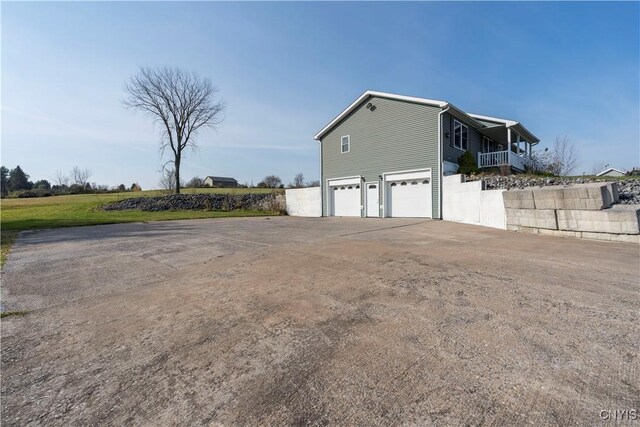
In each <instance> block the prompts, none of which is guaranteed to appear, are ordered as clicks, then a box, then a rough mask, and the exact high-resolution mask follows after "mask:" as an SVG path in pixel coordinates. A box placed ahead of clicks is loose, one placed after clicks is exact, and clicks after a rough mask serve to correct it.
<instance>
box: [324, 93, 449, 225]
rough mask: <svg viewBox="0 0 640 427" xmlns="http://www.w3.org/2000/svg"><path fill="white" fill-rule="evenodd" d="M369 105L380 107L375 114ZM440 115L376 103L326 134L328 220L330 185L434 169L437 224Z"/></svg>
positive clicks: (383, 101)
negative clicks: (343, 142) (346, 144)
mask: <svg viewBox="0 0 640 427" xmlns="http://www.w3.org/2000/svg"><path fill="white" fill-rule="evenodd" d="M368 102H371V103H373V104H374V105H375V106H376V110H375V111H369V110H367V109H366V108H365V105H367V103H368ZM440 111H441V110H440V108H439V107H431V106H427V105H420V104H414V103H409V102H404V101H398V100H390V99H386V98H378V97H372V98H370V99H368V100H367V101H365V102H363V103H362V104H361V105H360V107H359V108H357V109H356V110H354V111H353V112H352V113H351V114H350V115H349V116H347V117H346V118H345V119H344V120H342V122H341V123H340V124H338V125H337V126H336V127H334V128H333V129H332V130H331V131H330V132H329V133H327V134H326V135H325V136H324V137H323V138H322V154H321V156H322V177H321V184H322V199H323V203H322V212H323V215H327V201H326V197H327V196H326V194H327V192H326V188H325V186H326V180H327V179H332V178H340V177H347V176H356V175H362V176H364V180H365V181H379V178H378V176H379V175H380V174H382V173H385V172H393V171H402V170H411V169H423V168H431V176H432V177H431V182H432V195H433V200H432V206H433V213H432V215H433V218H438V217H439V200H440V194H439V188H440V169H439V159H438V140H437V139H438V113H440ZM345 135H349V136H350V139H351V147H350V152H349V153H344V154H343V153H341V150H340V138H341V137H342V136H345ZM362 187H363V188H362V190H363V191H364V186H362ZM380 196H381V197H382V189H381V191H380ZM380 203H382V200H381V201H380Z"/></svg>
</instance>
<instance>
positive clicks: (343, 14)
mask: <svg viewBox="0 0 640 427" xmlns="http://www.w3.org/2000/svg"><path fill="white" fill-rule="evenodd" d="M1 14H2V33H1V36H2V66H1V70H2V95H1V104H2V164H3V165H6V166H8V167H14V166H15V165H16V164H20V165H21V166H22V167H23V169H25V171H27V173H30V174H31V176H32V178H33V179H49V178H51V177H53V176H54V174H55V171H56V170H63V171H68V170H70V169H71V168H72V167H73V166H74V165H79V166H81V167H83V168H89V169H91V170H92V172H93V177H92V181H95V182H97V183H100V184H108V185H117V184H119V183H125V184H127V185H130V184H131V183H132V182H134V181H137V182H139V183H140V184H141V185H142V187H143V188H154V187H156V186H157V182H158V177H159V172H158V171H159V169H160V166H161V164H162V163H163V160H162V159H161V158H160V155H159V153H158V140H159V137H158V135H159V132H158V130H157V129H154V127H153V125H152V124H151V122H150V120H149V119H148V118H147V117H145V116H144V115H142V114H140V113H136V112H133V111H130V110H126V109H124V108H123V107H122V104H121V99H122V97H123V96H124V93H123V84H124V82H125V81H126V80H128V79H129V77H130V76H131V75H133V74H134V73H136V71H137V69H138V67H139V66H152V67H153V66H163V65H171V66H178V67H181V68H183V69H185V70H191V71H196V72H197V73H199V74H200V75H202V76H204V77H207V78H210V79H211V80H212V81H213V82H214V84H215V85H216V86H218V87H219V89H220V94H221V96H222V98H224V100H225V102H226V103H227V110H226V112H225V121H224V124H223V125H222V126H221V127H220V128H219V129H217V130H216V131H208V132H205V133H201V134H200V135H199V138H198V142H199V145H200V149H199V150H198V151H197V152H193V153H188V157H187V159H186V161H185V162H184V163H183V171H182V175H183V176H184V177H186V178H187V179H188V178H190V177H192V176H194V175H198V176H206V175H225V176H226V175H228V176H233V177H236V178H237V179H238V180H239V181H240V182H249V183H250V182H252V181H253V182H254V183H257V182H258V181H259V180H260V179H261V178H263V177H264V176H265V175H267V174H277V175H279V176H280V177H282V179H283V181H284V182H285V183H288V182H290V181H291V180H292V178H293V176H294V175H295V174H296V173H298V172H302V173H304V175H305V177H306V178H307V179H308V180H311V179H318V177H319V171H318V166H319V162H318V145H317V143H315V142H314V141H313V139H312V137H313V135H314V134H315V133H316V132H317V131H318V130H319V129H320V128H322V127H323V126H324V125H325V124H326V123H327V122H328V121H330V120H331V119H332V118H333V117H334V116H335V115H337V114H338V113H339V112H340V111H341V110H342V109H344V108H345V107H346V106H347V105H348V104H349V103H351V102H352V101H353V100H354V99H355V98H357V97H358V96H359V95H360V94H362V92H364V91H365V90H367V89H372V90H378V91H387V92H394V93H399V94H403V95H411V96H421V97H427V98H435V99H442V100H447V101H450V102H452V103H454V104H456V105H457V106H458V107H460V108H462V109H465V110H466V111H470V112H474V113H480V114H486V115H494V116H498V117H505V118H511V119H515V120H520V121H522V122H523V123H524V124H525V126H527V128H529V129H530V130H531V131H533V132H534V133H535V134H536V135H537V136H538V137H539V138H540V139H541V140H542V144H541V146H544V145H545V144H550V143H551V142H552V141H553V139H554V138H555V137H556V136H564V135H566V136H568V137H569V138H570V139H571V140H572V141H574V142H575V143H576V144H577V145H579V147H580V153H581V158H582V162H581V164H580V166H579V168H578V169H579V170H578V171H577V172H578V173H581V172H583V171H586V172H590V171H591V169H592V168H593V166H594V164H595V163H596V162H604V163H609V164H611V165H612V166H616V167H620V168H631V167H633V166H637V165H638V164H640V159H639V157H640V151H639V150H640V148H639V145H640V129H639V120H640V119H639V117H640V58H639V55H640V46H639V43H640V42H639V41H640V33H639V31H640V23H639V20H640V4H639V3H638V2H629V3H592V2H589V3H575V2H569V3H555V2H554V3H547V2H532V3H501V2H498V3H440V2H426V3H338V2H331V3H130V2H125V3H7V2H3V3H2V4H1Z"/></svg>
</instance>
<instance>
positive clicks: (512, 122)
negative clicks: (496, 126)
mask: <svg viewBox="0 0 640 427" xmlns="http://www.w3.org/2000/svg"><path fill="white" fill-rule="evenodd" d="M467 114H468V115H469V116H471V117H473V118H474V119H478V120H485V121H487V122H496V123H504V124H505V125H507V127H508V126H513V125H515V124H516V123H518V122H516V121H515V120H507V119H499V118H498V117H491V116H483V115H480V114H472V113H467Z"/></svg>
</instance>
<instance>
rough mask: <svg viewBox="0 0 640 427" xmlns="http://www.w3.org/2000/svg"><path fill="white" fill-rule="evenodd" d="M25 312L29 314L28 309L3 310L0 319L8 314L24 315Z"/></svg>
mask: <svg viewBox="0 0 640 427" xmlns="http://www.w3.org/2000/svg"><path fill="white" fill-rule="evenodd" d="M25 314H27V312H26V311H3V312H1V313H0V319H3V318H5V317H8V316H24V315H25Z"/></svg>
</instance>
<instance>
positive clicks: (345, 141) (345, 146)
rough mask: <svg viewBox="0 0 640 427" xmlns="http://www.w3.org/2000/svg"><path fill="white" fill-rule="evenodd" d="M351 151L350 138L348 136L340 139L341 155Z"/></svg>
mask: <svg viewBox="0 0 640 427" xmlns="http://www.w3.org/2000/svg"><path fill="white" fill-rule="evenodd" d="M350 150H351V138H349V135H346V136H343V137H342V138H340V151H341V152H342V153H348V152H349V151H350Z"/></svg>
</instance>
